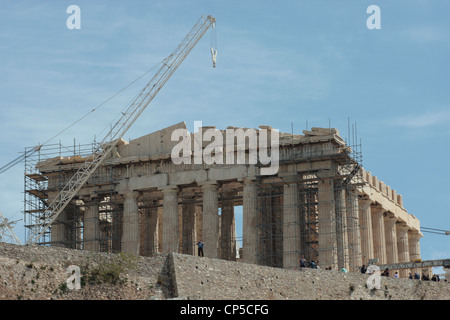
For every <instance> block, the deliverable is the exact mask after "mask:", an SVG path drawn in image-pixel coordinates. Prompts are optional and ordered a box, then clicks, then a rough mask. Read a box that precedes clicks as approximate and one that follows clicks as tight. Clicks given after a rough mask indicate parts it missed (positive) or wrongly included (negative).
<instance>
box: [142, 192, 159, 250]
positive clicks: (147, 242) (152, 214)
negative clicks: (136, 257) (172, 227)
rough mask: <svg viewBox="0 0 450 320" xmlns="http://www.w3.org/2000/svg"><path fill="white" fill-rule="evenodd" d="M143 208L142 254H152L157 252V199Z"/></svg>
mask: <svg viewBox="0 0 450 320" xmlns="http://www.w3.org/2000/svg"><path fill="white" fill-rule="evenodd" d="M152 205H153V206H152V207H149V208H146V209H145V216H144V255H145V256H152V255H153V254H154V253H156V252H158V201H157V200H156V201H154V203H152Z"/></svg>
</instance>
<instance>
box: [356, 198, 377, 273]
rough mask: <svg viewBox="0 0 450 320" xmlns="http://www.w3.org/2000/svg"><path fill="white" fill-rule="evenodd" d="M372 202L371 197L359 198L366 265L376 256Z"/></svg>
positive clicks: (362, 248)
mask: <svg viewBox="0 0 450 320" xmlns="http://www.w3.org/2000/svg"><path fill="white" fill-rule="evenodd" d="M371 204H372V201H371V200H369V199H364V200H359V221H360V224H359V226H360V230H361V252H362V264H365V265H366V266H367V265H368V264H369V260H370V259H373V258H374V251H373V233H372V215H371V212H370V205H371Z"/></svg>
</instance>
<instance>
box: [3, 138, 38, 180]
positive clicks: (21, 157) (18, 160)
mask: <svg viewBox="0 0 450 320" xmlns="http://www.w3.org/2000/svg"><path fill="white" fill-rule="evenodd" d="M41 148H42V145H37V146H35V147H33V148H32V149H30V150H28V151H27V152H25V153H24V154H22V155H20V156H18V157H17V158H15V159H14V160H13V161H11V162H9V163H7V164H5V165H4V166H3V167H0V174H2V173H3V172H5V171H7V170H9V169H11V168H12V167H14V166H15V165H16V164H18V163H20V162H22V161H23V160H24V159H25V158H26V157H27V156H31V155H32V154H34V153H36V152H37V151H39V150H41Z"/></svg>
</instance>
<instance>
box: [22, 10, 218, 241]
mask: <svg viewBox="0 0 450 320" xmlns="http://www.w3.org/2000/svg"><path fill="white" fill-rule="evenodd" d="M215 21H216V20H215V18H214V17H213V16H210V15H209V16H202V17H201V18H200V19H199V20H198V21H197V23H196V24H195V25H194V26H193V27H192V29H191V30H190V31H189V33H188V34H187V35H186V37H185V38H184V39H183V41H182V42H181V43H180V44H179V45H178V47H177V48H176V49H175V50H174V51H173V52H172V53H171V54H170V55H169V56H168V57H167V58H165V59H164V60H163V61H162V66H161V68H160V69H159V70H158V71H157V72H156V74H155V75H154V76H153V78H152V79H151V80H150V82H149V83H148V84H147V85H146V86H145V87H144V89H143V90H142V91H141V92H140V94H139V95H138V96H137V98H136V99H135V100H134V101H133V102H132V103H131V104H130V105H129V106H128V107H127V109H126V110H125V111H124V112H122V116H121V118H120V119H119V120H118V121H117V122H116V124H115V125H114V126H113V127H112V128H111V130H110V131H109V132H108V133H107V134H106V136H105V137H104V138H103V140H102V142H101V143H100V144H99V146H98V148H97V149H96V150H95V151H94V153H93V156H92V157H91V158H90V159H88V160H87V161H86V162H84V163H83V164H82V165H81V167H80V168H79V169H78V171H77V172H76V173H75V174H74V175H73V176H72V178H71V179H70V180H69V182H68V183H67V184H66V185H65V186H64V188H63V189H62V190H61V191H60V193H59V194H58V195H57V196H56V197H55V198H54V199H53V200H52V202H51V203H50V204H49V206H48V207H47V209H46V210H45V212H44V215H43V219H42V220H43V221H42V222H41V223H40V224H39V225H38V226H37V227H36V228H34V229H33V230H32V232H31V234H30V235H29V237H28V239H27V244H29V245H34V244H36V243H37V241H38V240H39V238H40V237H41V236H42V235H43V233H44V232H45V231H46V230H47V229H48V228H49V227H50V225H51V224H52V223H53V222H54V221H55V219H56V218H57V217H58V215H59V214H60V213H61V212H62V211H63V210H64V208H65V207H66V206H67V205H68V204H69V202H70V201H71V200H72V199H73V197H74V196H75V194H76V193H77V192H78V191H79V190H80V189H81V187H82V186H83V185H84V184H85V183H86V182H87V180H88V179H89V177H90V176H91V175H92V173H93V172H94V171H95V170H96V169H97V168H98V167H99V166H100V164H101V163H102V162H103V161H104V160H105V159H106V158H107V157H108V155H109V154H110V152H111V151H112V150H113V148H114V147H115V145H116V144H117V142H118V141H119V140H120V139H121V138H122V137H123V136H124V135H125V133H126V132H127V131H128V129H129V128H130V127H131V126H132V125H133V123H134V122H135V121H136V120H137V118H138V117H139V116H140V115H141V113H142V112H143V111H144V110H145V108H146V107H147V106H148V104H149V103H150V102H151V101H152V100H153V98H154V97H155V96H156V94H157V93H158V92H159V90H161V88H162V87H163V86H164V84H165V83H166V82H167V80H169V78H170V77H171V76H172V74H173V73H174V72H175V70H176V69H177V68H178V66H179V65H180V64H181V62H183V60H184V59H185V58H186V56H187V55H188V54H189V53H190V52H191V50H192V49H193V48H194V46H195V45H196V44H197V42H198V41H199V40H200V39H201V38H202V37H203V35H204V34H205V33H206V31H207V30H208V29H209V28H210V27H211V26H214V24H215ZM213 62H214V63H215V56H214V57H213Z"/></svg>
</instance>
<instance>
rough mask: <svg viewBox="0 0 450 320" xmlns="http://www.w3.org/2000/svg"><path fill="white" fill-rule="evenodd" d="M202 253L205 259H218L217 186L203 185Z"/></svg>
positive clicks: (213, 184)
mask: <svg viewBox="0 0 450 320" xmlns="http://www.w3.org/2000/svg"><path fill="white" fill-rule="evenodd" d="M202 191H203V239H202V242H203V243H204V244H205V246H204V248H203V252H204V255H205V257H208V258H219V199H218V193H217V184H215V183H210V184H203V185H202Z"/></svg>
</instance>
